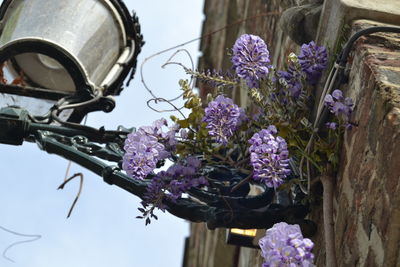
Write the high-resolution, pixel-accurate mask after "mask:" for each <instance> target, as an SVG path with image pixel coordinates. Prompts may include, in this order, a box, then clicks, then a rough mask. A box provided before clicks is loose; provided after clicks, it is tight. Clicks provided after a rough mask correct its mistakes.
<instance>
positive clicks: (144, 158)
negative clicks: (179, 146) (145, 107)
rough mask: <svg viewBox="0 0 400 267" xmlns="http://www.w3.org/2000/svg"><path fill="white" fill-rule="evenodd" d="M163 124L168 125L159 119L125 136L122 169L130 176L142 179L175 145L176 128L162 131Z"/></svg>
mask: <svg viewBox="0 0 400 267" xmlns="http://www.w3.org/2000/svg"><path fill="white" fill-rule="evenodd" d="M163 126H168V124H167V121H166V120H165V119H160V120H157V121H155V122H153V124H152V125H151V126H143V127H140V128H139V129H138V130H137V131H136V132H133V133H130V134H129V135H128V136H127V138H126V140H125V145H124V150H125V154H124V156H123V162H122V169H123V170H124V171H126V173H127V174H128V175H129V176H131V177H132V178H136V179H144V178H145V177H146V176H147V175H148V174H149V173H151V172H152V171H153V170H154V169H155V168H156V166H157V162H158V161H160V160H163V159H165V158H167V157H168V156H169V155H170V151H171V150H172V149H173V147H174V146H175V145H176V142H177V141H176V139H175V133H176V132H177V131H178V128H177V127H176V126H173V127H171V128H170V129H169V131H167V132H163V130H162V128H163Z"/></svg>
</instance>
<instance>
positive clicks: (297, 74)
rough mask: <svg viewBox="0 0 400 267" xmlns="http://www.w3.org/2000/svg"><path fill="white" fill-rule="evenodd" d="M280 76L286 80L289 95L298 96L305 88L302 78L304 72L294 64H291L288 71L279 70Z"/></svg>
mask: <svg viewBox="0 0 400 267" xmlns="http://www.w3.org/2000/svg"><path fill="white" fill-rule="evenodd" d="M278 76H279V77H281V78H282V79H284V80H285V82H286V83H287V88H288V90H289V95H290V96H292V97H294V98H295V99H296V98H298V97H299V96H300V94H301V91H302V90H303V84H302V79H303V77H304V74H303V73H302V72H301V71H299V70H297V69H296V68H295V67H293V66H292V65H289V67H288V69H287V71H278Z"/></svg>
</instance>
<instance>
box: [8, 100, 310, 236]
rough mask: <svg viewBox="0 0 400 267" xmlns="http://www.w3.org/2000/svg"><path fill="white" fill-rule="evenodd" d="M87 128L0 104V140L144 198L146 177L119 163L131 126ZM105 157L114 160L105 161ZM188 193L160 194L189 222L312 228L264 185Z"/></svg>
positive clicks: (302, 210) (300, 210)
mask: <svg viewBox="0 0 400 267" xmlns="http://www.w3.org/2000/svg"><path fill="white" fill-rule="evenodd" d="M88 129H90V130H88ZM88 129H86V128H85V126H82V128H74V127H68V125H65V126H58V125H51V124H45V123H37V122H33V121H32V120H31V119H30V116H29V114H28V112H27V111H26V110H24V109H21V108H18V107H7V108H2V109H0V143H3V144H11V145H21V144H22V143H23V142H24V141H29V142H36V143H37V144H38V146H39V148H40V149H42V150H44V151H46V152H48V153H51V154H56V155H59V156H61V157H64V158H66V159H68V160H71V161H73V162H75V163H77V164H79V165H81V166H82V167H84V168H86V169H88V170H90V171H92V172H94V173H95V174H97V175H99V176H100V177H102V178H103V179H104V181H105V182H107V183H108V184H110V185H116V186H118V187H120V188H122V189H124V190H126V191H128V192H130V193H132V194H134V195H136V196H137V197H139V198H140V199H143V197H144V194H145V193H146V191H147V186H148V185H149V183H150V179H144V180H139V179H132V178H131V177H129V176H127V175H126V174H125V173H124V172H122V171H121V169H120V165H121V162H122V157H123V154H124V151H123V145H124V141H125V139H126V137H127V135H128V134H129V133H130V132H132V129H127V128H124V127H122V126H120V127H119V128H118V129H117V130H116V131H106V130H104V129H102V128H100V129H95V128H91V127H88ZM105 160H106V161H109V162H111V163H112V162H114V163H115V164H114V165H110V164H109V163H107V162H106V161H105ZM188 194H189V198H179V199H178V200H177V201H176V202H171V201H169V200H164V204H165V205H166V206H167V211H168V212H170V213H171V214H173V215H175V216H177V217H180V218H182V219H185V220H189V221H192V222H206V223H207V226H208V227H209V228H210V229H214V228H217V227H230V228H243V229H246V228H269V227H271V226H272V225H273V224H275V223H277V222H280V221H286V222H289V223H298V224H300V226H302V227H303V229H304V230H305V231H306V233H309V234H312V233H313V232H314V230H315V225H314V224H313V223H312V222H310V221H307V220H304V217H305V216H306V215H307V213H308V208H307V207H306V206H302V205H289V206H281V205H278V204H271V201H272V196H271V192H269V191H266V193H265V194H262V195H260V196H257V197H249V196H246V197H240V196H239V197H238V196H236V197H233V196H221V195H217V194H215V193H211V192H205V191H202V190H198V189H196V190H191V191H189V192H188ZM260 203H264V205H262V204H260ZM303 232H304V231H303Z"/></svg>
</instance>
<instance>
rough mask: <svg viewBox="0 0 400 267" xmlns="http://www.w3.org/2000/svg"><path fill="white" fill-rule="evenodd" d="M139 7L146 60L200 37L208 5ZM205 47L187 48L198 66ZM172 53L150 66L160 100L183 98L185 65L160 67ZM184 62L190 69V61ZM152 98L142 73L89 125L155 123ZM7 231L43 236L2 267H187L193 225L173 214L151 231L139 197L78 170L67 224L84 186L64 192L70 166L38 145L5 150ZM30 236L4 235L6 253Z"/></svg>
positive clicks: (150, 0) (133, 4) (2, 208)
mask: <svg viewBox="0 0 400 267" xmlns="http://www.w3.org/2000/svg"><path fill="white" fill-rule="evenodd" d="M125 3H126V4H127V6H128V7H129V9H135V10H136V12H137V14H138V16H139V18H140V22H141V25H142V32H143V34H144V38H145V41H146V45H145V46H144V48H143V51H142V53H141V55H140V57H139V64H141V62H142V61H143V60H144V58H146V57H148V56H150V55H152V54H153V53H156V52H158V51H160V50H163V49H165V48H168V47H171V46H174V45H177V44H179V43H182V42H185V41H187V40H190V39H193V38H196V37H198V36H199V35H200V30H201V23H202V20H203V14H202V8H203V1H202V0H191V1H187V0H169V1H163V0H147V1H133V0H127V1H125ZM198 47H199V43H198V42H195V43H193V44H191V45H188V46H186V47H185V48H186V49H188V50H189V51H190V53H191V54H192V55H193V58H194V59H195V60H196V61H197V57H198V55H199V54H198V52H197V50H198ZM172 53H173V52H170V53H167V54H164V55H162V56H159V57H157V58H156V59H154V60H151V61H149V63H148V64H146V65H145V66H144V74H145V78H146V81H147V82H148V84H149V86H150V87H151V88H152V90H153V91H155V92H156V93H157V94H158V95H160V96H162V97H165V98H171V97H173V96H176V95H178V94H179V87H178V85H177V83H178V80H179V79H180V78H184V77H185V75H184V72H183V71H182V70H180V69H179V68H178V67H175V66H169V67H167V68H165V69H162V68H161V67H160V66H161V65H162V64H163V63H164V62H165V61H166V60H167V58H168V57H169V56H170V55H171V54H172ZM177 60H180V61H183V62H184V64H186V65H189V61H188V59H187V58H186V57H184V56H182V57H180V58H178V59H177ZM149 98H150V96H149V94H148V93H147V92H146V91H145V89H144V88H143V86H142V84H141V82H140V77H139V72H137V75H136V78H135V80H134V81H133V82H132V83H131V86H130V87H129V88H126V89H125V90H124V92H122V94H121V96H119V97H117V107H116V108H115V110H114V111H113V112H112V113H109V114H105V113H94V114H90V115H89V117H88V122H87V124H89V125H91V126H95V127H100V126H103V125H104V126H105V127H106V129H115V128H116V127H117V126H118V125H124V126H126V127H131V126H135V127H139V126H141V125H149V124H150V123H151V122H152V121H154V120H156V119H158V118H160V116H164V117H168V116H169V115H168V114H158V113H156V112H153V111H151V110H150V109H148V108H147V106H146V104H145V102H146V101H145V100H147V99H149ZM0 151H1V156H0V157H1V159H0V168H1V177H0V203H1V204H0V226H3V227H6V228H9V229H11V230H14V231H18V232H21V233H25V234H40V235H42V238H41V239H40V240H38V241H36V242H34V243H27V244H22V245H20V246H16V247H14V248H12V249H11V250H10V251H9V252H8V254H7V255H8V256H9V257H10V258H12V259H13V260H15V261H16V263H11V262H9V261H6V260H4V259H3V258H1V257H0V266H2V267H9V266H13V267H19V266H21V267H28V266H29V267H48V266H49V267H50V266H51V267H53V266H57V267H64V266H65V267H67V266H68V267H71V266H77V267H86V266H96V267H103V266H107V267H108V266H118V267H125V266H129V267H158V266H168V267H175V266H181V261H182V255H183V254H182V253H183V242H184V237H186V236H187V235H188V234H189V231H188V230H189V224H188V223H187V222H184V221H183V220H181V219H178V218H174V217H173V216H171V215H163V214H161V213H160V212H159V213H158V214H159V215H160V216H159V221H154V222H153V223H152V224H151V225H149V226H147V227H145V226H144V222H143V221H141V220H138V219H135V217H136V216H137V215H139V214H138V211H137V207H138V203H139V200H138V198H137V197H135V196H133V195H130V194H129V193H127V192H125V191H123V190H122V189H119V188H117V187H115V186H109V185H107V184H106V183H104V182H103V181H102V179H101V178H100V177H98V176H96V175H94V174H92V173H91V172H89V171H87V170H85V169H82V168H80V167H79V166H77V165H75V164H74V165H73V166H72V168H71V173H76V172H82V173H83V174H84V177H85V183H84V188H83V193H82V195H81V198H80V200H79V202H78V203H77V205H76V207H75V210H74V212H73V214H72V217H71V218H70V219H68V220H67V219H65V217H66V214H67V212H68V209H69V207H70V205H71V203H72V201H73V199H74V197H75V193H76V191H77V189H78V180H76V181H73V182H71V183H70V184H68V185H67V186H66V188H65V189H64V190H62V191H57V190H56V188H57V187H58V185H59V184H60V183H61V182H62V180H63V178H64V174H65V170H66V167H67V163H68V162H67V161H66V160H64V159H63V158H61V157H58V156H56V155H49V154H47V153H45V152H43V151H40V150H39V148H38V147H37V146H36V145H35V144H30V143H25V144H24V145H23V146H19V147H16V146H5V145H0ZM21 240H25V239H24V238H21V237H18V236H14V235H11V234H9V233H6V232H4V231H0V251H3V249H4V248H6V247H7V246H8V245H9V244H11V243H13V242H16V241H21Z"/></svg>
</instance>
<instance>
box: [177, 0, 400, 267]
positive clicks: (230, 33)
mask: <svg viewBox="0 0 400 267" xmlns="http://www.w3.org/2000/svg"><path fill="white" fill-rule="evenodd" d="M250 3H251V4H250ZM267 3H268V4H267ZM280 4H281V5H280ZM282 9H283V1H282V2H281V1H279V0H276V1H274V0H271V1H262V0H218V1H212V0H206V4H205V9H204V12H205V14H206V20H205V22H204V27H203V34H205V33H209V32H211V31H213V30H216V29H218V28H222V27H225V26H226V25H231V26H229V27H227V28H226V30H224V31H222V32H220V33H218V34H214V35H211V36H209V37H207V38H205V39H203V41H202V44H201V49H202V51H203V57H202V58H201V60H200V66H199V68H200V69H207V68H211V69H213V68H216V69H225V70H226V69H229V68H230V62H229V59H228V57H225V55H226V51H227V49H228V48H231V47H232V45H233V43H234V41H235V40H236V38H237V37H238V36H239V35H240V34H242V33H252V34H257V35H260V36H261V37H262V38H264V39H265V40H266V41H267V43H268V45H269V47H270V51H271V54H272V58H273V64H274V65H276V66H278V67H279V65H280V64H282V62H281V60H282V59H283V58H285V56H286V55H287V54H288V52H289V51H293V50H294V51H295V50H297V49H298V46H297V45H295V44H294V43H292V42H291V41H290V39H289V38H288V37H287V36H286V35H285V34H284V33H283V32H281V31H280V30H279V29H278V27H277V20H278V17H279V16H261V15H262V14H265V13H268V12H281V11H282ZM257 15H260V16H259V17H257ZM248 17H255V18H254V19H252V20H248V21H246V22H243V23H237V24H234V23H235V22H236V21H238V20H240V19H243V18H248ZM372 24H374V23H373V22H368V21H356V22H354V23H353V24H352V25H351V28H352V31H353V32H355V31H357V30H359V29H361V28H365V27H368V26H371V25H372ZM399 24H400V22H399ZM221 33H222V34H221ZM350 62H351V63H352V66H351V70H350V76H349V77H350V79H349V84H348V85H347V86H346V87H345V88H343V89H344V91H345V92H346V95H347V96H350V97H352V98H353V99H354V100H355V106H356V108H355V110H354V113H353V117H352V120H353V121H354V122H355V123H357V124H358V126H357V127H354V128H353V129H352V130H350V131H349V132H347V133H346V135H345V140H344V145H343V148H342V155H341V164H340V166H341V167H340V171H339V173H338V174H337V178H336V185H335V200H334V204H335V207H334V208H335V214H334V220H335V231H336V248H337V255H338V263H339V266H385V267H386V266H388V267H391V266H400V183H399V180H400V35H399V34H386V33H379V34H373V35H371V36H367V37H362V38H361V39H359V41H358V42H357V43H356V44H355V47H354V50H353V53H352V55H351V60H350ZM200 86H201V92H202V94H203V96H205V95H206V93H207V92H208V90H209V88H207V87H206V86H204V85H200ZM233 95H234V96H235V98H236V101H237V102H239V103H241V104H242V105H246V104H247V103H245V102H246V101H247V100H246V97H244V94H241V93H240V92H233ZM320 215H321V207H320V206H319V207H318V206H317V207H315V209H314V212H313V213H312V214H311V218H312V219H313V220H314V221H316V222H317V223H318V222H320V220H321V218H320ZM313 240H314V242H315V244H316V246H315V249H314V253H315V255H316V265H317V266H319V267H320V266H325V263H324V256H325V251H324V249H323V229H322V226H321V227H320V228H319V229H318V232H317V234H316V235H315V236H314V237H313ZM187 259H188V260H187V262H186V263H185V265H184V266H185V267H214V266H215V267H231V266H232V267H256V266H261V262H262V259H261V257H260V255H259V251H258V250H256V249H249V248H243V247H242V248H239V247H234V246H230V245H226V244H225V229H217V230H214V231H209V230H207V229H206V227H205V225H203V224H192V225H191V236H190V239H189V249H188V257H187Z"/></svg>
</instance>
